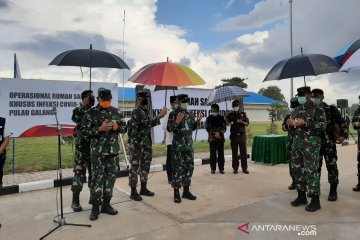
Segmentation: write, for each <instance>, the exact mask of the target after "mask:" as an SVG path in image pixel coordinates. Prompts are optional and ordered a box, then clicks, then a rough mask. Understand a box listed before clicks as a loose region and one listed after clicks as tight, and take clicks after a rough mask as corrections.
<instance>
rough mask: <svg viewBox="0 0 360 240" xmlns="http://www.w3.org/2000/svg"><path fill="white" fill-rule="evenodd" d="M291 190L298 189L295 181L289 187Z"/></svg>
mask: <svg viewBox="0 0 360 240" xmlns="http://www.w3.org/2000/svg"><path fill="white" fill-rule="evenodd" d="M288 189H289V190H295V189H296V185H295V183H294V182H292V183H291V184H290V185H289V187H288Z"/></svg>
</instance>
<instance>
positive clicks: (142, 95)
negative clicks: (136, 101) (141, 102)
mask: <svg viewBox="0 0 360 240" xmlns="http://www.w3.org/2000/svg"><path fill="white" fill-rule="evenodd" d="M136 97H137V98H147V97H150V96H149V94H148V93H147V92H145V91H140V92H137V93H136Z"/></svg>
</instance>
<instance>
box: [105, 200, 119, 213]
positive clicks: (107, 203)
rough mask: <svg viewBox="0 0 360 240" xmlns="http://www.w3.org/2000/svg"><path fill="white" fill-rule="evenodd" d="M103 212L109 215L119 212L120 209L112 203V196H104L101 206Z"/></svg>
mask: <svg viewBox="0 0 360 240" xmlns="http://www.w3.org/2000/svg"><path fill="white" fill-rule="evenodd" d="M101 213H107V214H109V215H116V214H118V210H116V209H115V208H113V207H112V206H111V205H110V197H108V196H104V200H103V204H102V206H101Z"/></svg>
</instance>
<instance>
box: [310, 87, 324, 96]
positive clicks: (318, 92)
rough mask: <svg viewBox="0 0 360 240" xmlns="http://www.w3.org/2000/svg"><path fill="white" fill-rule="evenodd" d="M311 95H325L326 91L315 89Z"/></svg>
mask: <svg viewBox="0 0 360 240" xmlns="http://www.w3.org/2000/svg"><path fill="white" fill-rule="evenodd" d="M311 93H313V94H321V95H324V91H323V90H321V89H320V88H314V89H313V90H312V91H311Z"/></svg>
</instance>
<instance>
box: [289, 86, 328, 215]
mask: <svg viewBox="0 0 360 240" xmlns="http://www.w3.org/2000/svg"><path fill="white" fill-rule="evenodd" d="M297 92H298V101H299V103H300V106H298V107H296V108H295V109H294V111H292V113H291V116H290V118H289V120H288V121H287V124H289V126H291V127H294V128H295V134H294V138H293V143H292V148H291V160H290V161H291V162H292V163H293V164H294V169H293V171H294V172H293V173H294V177H295V182H296V187H297V191H298V196H297V198H296V199H295V200H294V201H292V202H291V205H292V206H293V207H298V206H300V205H303V204H305V205H306V204H307V198H306V193H305V192H306V190H307V189H308V191H309V196H310V197H311V203H310V204H309V205H307V206H306V208H305V210H306V211H309V212H315V211H316V210H319V209H320V208H321V206H320V199H319V196H320V177H319V172H318V168H319V152H320V146H321V134H322V132H323V131H325V129H326V117H325V112H324V110H322V109H321V108H319V107H318V106H316V105H315V104H314V102H312V101H311V89H310V87H301V88H298V89H297ZM306 187H307V188H306Z"/></svg>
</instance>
